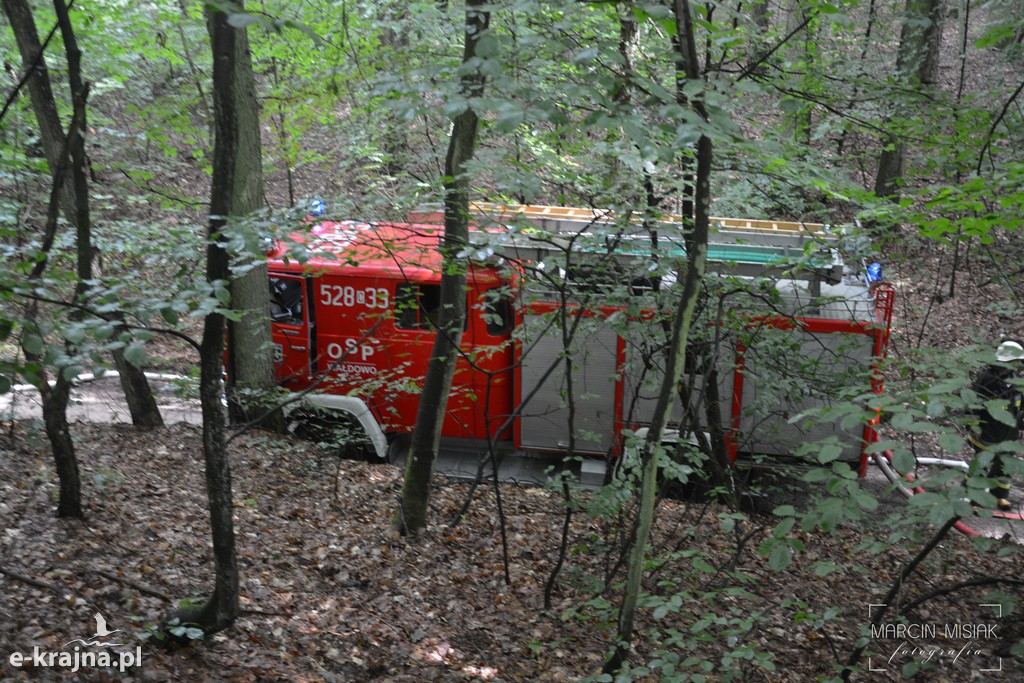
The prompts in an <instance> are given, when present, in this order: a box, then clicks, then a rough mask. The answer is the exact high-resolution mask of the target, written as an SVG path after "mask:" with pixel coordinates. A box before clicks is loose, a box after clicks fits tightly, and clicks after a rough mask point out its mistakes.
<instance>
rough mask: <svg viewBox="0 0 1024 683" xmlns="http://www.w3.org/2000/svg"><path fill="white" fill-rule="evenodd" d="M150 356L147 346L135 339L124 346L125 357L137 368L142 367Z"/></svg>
mask: <svg viewBox="0 0 1024 683" xmlns="http://www.w3.org/2000/svg"><path fill="white" fill-rule="evenodd" d="M148 358H149V354H147V353H146V347H145V346H143V345H142V344H140V343H139V342H135V341H133V342H132V343H131V344H129V345H128V346H126V347H125V348H124V359H125V360H126V361H128V362H129V363H131V364H132V365H134V366H135V367H137V368H142V367H143V366H144V365H145V364H146V361H147V360H148Z"/></svg>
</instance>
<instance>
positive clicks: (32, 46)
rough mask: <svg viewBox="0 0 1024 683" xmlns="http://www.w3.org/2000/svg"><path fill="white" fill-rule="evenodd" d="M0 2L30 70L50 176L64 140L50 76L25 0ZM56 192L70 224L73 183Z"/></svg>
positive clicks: (30, 91)
mask: <svg viewBox="0 0 1024 683" xmlns="http://www.w3.org/2000/svg"><path fill="white" fill-rule="evenodd" d="M0 1H2V3H3V8H4V14H6V15H7V20H8V21H9V22H10V24H11V31H13V32H14V40H15V42H17V43H18V52H19V53H20V54H21V63H22V68H23V69H25V70H26V71H30V72H31V76H30V77H29V79H28V94H29V100H30V101H31V103H32V111H33V112H34V113H35V115H36V122H37V125H38V126H39V141H40V144H41V145H42V147H43V155H44V156H45V157H46V163H47V164H48V165H49V167H50V174H51V175H53V174H54V173H55V172H56V169H57V166H58V164H59V163H60V156H61V150H62V146H63V145H64V142H65V137H64V128H63V126H61V123H60V117H59V116H58V114H57V105H56V101H55V100H54V98H53V88H52V87H51V85H50V75H49V71H48V70H47V68H46V60H45V58H44V56H43V46H42V43H40V42H39V33H38V32H37V31H36V24H35V19H34V18H33V16H32V8H31V6H30V5H29V4H28V0H0ZM60 192H61V208H62V210H63V212H64V216H65V218H66V219H67V221H68V223H72V224H74V222H75V218H74V217H75V206H76V202H75V190H74V186H73V185H72V184H71V183H64V184H63V186H62V187H61V190H60Z"/></svg>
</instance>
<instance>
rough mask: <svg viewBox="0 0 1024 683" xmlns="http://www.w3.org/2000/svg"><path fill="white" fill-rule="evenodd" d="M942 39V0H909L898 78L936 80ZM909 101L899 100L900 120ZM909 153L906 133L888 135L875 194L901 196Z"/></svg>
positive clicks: (908, 82)
mask: <svg viewBox="0 0 1024 683" xmlns="http://www.w3.org/2000/svg"><path fill="white" fill-rule="evenodd" d="M941 41H942V0H907V5H906V11H905V13H904V18H903V28H902V30H901V31H900V46H899V52H898V53H897V56H896V79H897V81H898V82H899V83H901V84H902V85H903V86H905V87H907V88H917V87H920V86H927V85H930V84H932V83H934V82H935V76H936V74H937V72H938V61H939V60H938V56H939V48H940V45H941ZM907 106H908V105H907V104H906V103H900V102H897V103H896V104H895V106H894V113H893V116H892V117H891V118H893V119H896V120H897V121H898V120H900V119H901V118H903V117H902V112H904V111H905V110H906V108H907ZM905 156H906V143H905V136H904V135H903V134H901V133H899V132H897V131H893V132H889V133H888V134H886V136H885V138H884V139H883V141H882V150H881V152H880V153H879V155H878V172H877V173H876V175H875V194H876V195H878V196H879V197H891V198H894V199H895V198H898V197H899V194H900V192H899V187H900V182H901V181H902V179H903V175H904V169H903V165H904V158H905Z"/></svg>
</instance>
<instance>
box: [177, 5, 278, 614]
mask: <svg viewBox="0 0 1024 683" xmlns="http://www.w3.org/2000/svg"><path fill="white" fill-rule="evenodd" d="M206 13H207V15H206V18H207V26H208V28H209V32H210V44H211V46H212V48H213V108H214V130H215V135H214V150H213V180H212V185H211V188H210V225H209V236H208V239H209V242H208V244H207V247H206V279H207V281H208V282H210V283H213V282H216V281H217V280H226V279H228V278H229V277H230V272H231V271H230V265H229V256H228V253H227V250H226V248H225V244H224V237H223V235H224V232H225V231H226V230H227V229H229V227H230V226H229V225H228V216H230V215H231V213H232V208H233V207H236V206H238V205H239V204H238V201H237V200H236V197H235V192H236V191H238V189H239V187H240V186H241V185H242V181H239V180H238V179H237V176H238V175H239V174H245V173H247V172H249V171H251V168H250V167H247V166H246V165H245V164H244V163H239V161H240V159H244V158H245V157H244V155H241V154H240V152H239V149H238V148H239V146H240V145H242V144H243V140H244V139H245V138H244V136H243V134H242V130H241V127H240V126H239V125H238V123H239V122H238V113H237V111H236V107H237V105H238V99H239V98H238V92H237V89H238V87H239V86H238V85H237V83H236V78H237V76H238V74H239V69H238V67H237V65H236V64H235V62H236V59H237V56H238V54H239V49H240V47H239V45H238V43H239V41H242V42H243V43H244V33H242V32H241V31H239V30H236V29H234V28H233V27H232V26H231V25H230V24H228V15H227V14H225V13H224V12H218V11H213V10H211V9H210V8H207V10H206ZM249 75H250V76H251V75H252V74H251V72H250V74H249ZM263 289H264V291H266V290H267V288H266V284H264V286H263ZM264 310H266V309H264ZM224 332H225V317H224V315H223V314H222V313H220V312H218V311H214V312H212V313H210V314H209V315H207V316H206V320H205V321H204V325H203V339H202V342H201V345H200V351H199V356H200V359H199V367H200V374H199V398H200V402H201V405H202V413H203V456H204V460H205V462H206V494H207V498H208V501H209V508H210V529H211V532H212V537H213V562H214V581H215V583H214V591H213V595H211V596H210V599H209V600H208V601H207V602H206V603H205V604H204V605H203V606H202V607H200V608H198V609H191V608H189V609H186V610H182V611H180V612H179V617H180V618H181V620H182V621H188V622H192V623H195V624H198V625H199V626H200V627H201V628H202V629H203V630H204V631H205V632H207V633H211V632H213V631H218V630H220V629H223V628H226V627H228V626H230V625H231V624H232V623H233V622H234V620H235V619H236V618H237V617H238V614H239V611H240V609H241V608H240V606H239V597H240V596H239V576H238V562H237V558H236V555H235V528H234V518H233V516H232V505H231V502H232V491H231V467H230V463H229V461H228V456H227V444H226V441H225V416H224V411H223V410H222V408H221V372H222V365H221V363H222V355H223V352H224Z"/></svg>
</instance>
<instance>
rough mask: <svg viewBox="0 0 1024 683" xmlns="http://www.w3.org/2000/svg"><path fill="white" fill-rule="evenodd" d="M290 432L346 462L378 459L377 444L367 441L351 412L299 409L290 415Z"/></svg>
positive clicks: (364, 433)
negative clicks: (375, 454) (375, 447)
mask: <svg viewBox="0 0 1024 683" xmlns="http://www.w3.org/2000/svg"><path fill="white" fill-rule="evenodd" d="M288 431H290V432H292V433H293V434H295V436H297V437H299V438H300V439H305V440H306V441H312V442H313V443H315V444H317V445H318V446H320V447H321V448H323V449H324V450H326V451H327V452H329V453H334V454H336V455H338V456H340V457H342V458H345V459H346V460H371V459H374V458H375V456H374V449H373V444H372V443H370V440H369V438H367V436H366V432H365V431H364V430H363V428H362V426H361V425H360V424H359V422H358V421H357V420H356V419H355V418H353V417H352V416H351V415H349V414H348V413H343V412H336V411H329V410H309V409H303V410H295V411H292V413H291V414H290V415H289V416H288Z"/></svg>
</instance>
